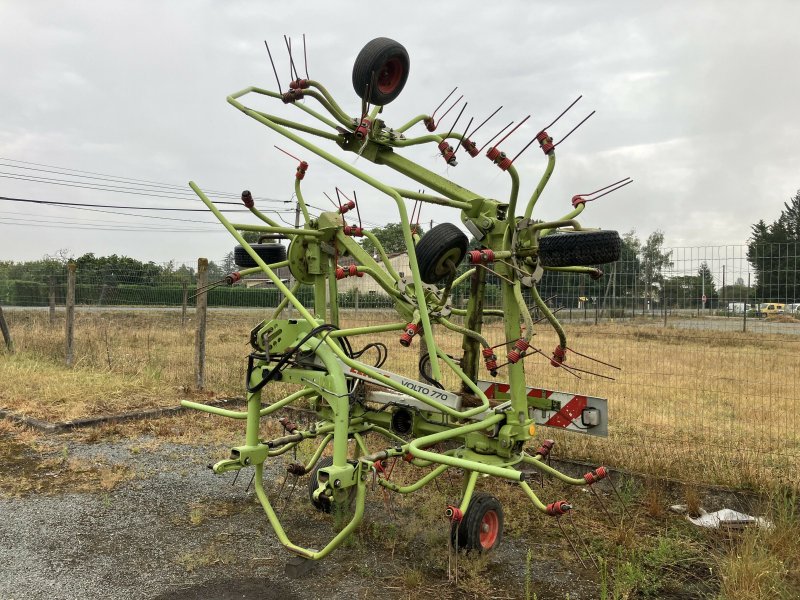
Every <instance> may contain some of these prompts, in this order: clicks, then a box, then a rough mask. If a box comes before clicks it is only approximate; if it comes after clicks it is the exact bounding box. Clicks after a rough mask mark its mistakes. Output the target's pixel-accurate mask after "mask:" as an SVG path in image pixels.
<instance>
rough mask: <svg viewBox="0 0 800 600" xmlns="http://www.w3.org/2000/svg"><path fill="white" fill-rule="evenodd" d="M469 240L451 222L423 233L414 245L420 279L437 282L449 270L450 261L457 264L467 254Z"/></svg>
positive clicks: (447, 273)
mask: <svg viewBox="0 0 800 600" xmlns="http://www.w3.org/2000/svg"><path fill="white" fill-rule="evenodd" d="M468 244H469V240H468V239H467V236H466V235H464V232H462V231H461V230H460V229H459V228H458V227H456V226H455V225H453V224H452V223H440V224H439V225H437V226H436V227H434V228H433V229H431V230H430V231H428V233H426V234H425V235H423V236H422V237H421V238H420V240H419V243H418V244H417V245H416V251H417V263H418V264H419V272H420V277H421V278H422V281H424V282H425V283H430V284H433V283H437V282H439V281H441V280H442V279H444V278H445V277H447V276H448V275H449V274H450V273H451V272H452V269H451V266H450V264H449V263H450V261H452V263H453V264H454V265H458V264H459V263H460V262H461V261H462V260H464V256H465V255H466V254H467V245H468Z"/></svg>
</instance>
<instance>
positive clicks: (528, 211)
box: [525, 151, 556, 219]
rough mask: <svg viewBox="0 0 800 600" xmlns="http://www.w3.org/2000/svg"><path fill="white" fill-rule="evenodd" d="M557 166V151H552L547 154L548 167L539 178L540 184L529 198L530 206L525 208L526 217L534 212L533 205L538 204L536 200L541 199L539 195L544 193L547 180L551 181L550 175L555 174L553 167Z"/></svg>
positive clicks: (529, 216) (528, 217)
mask: <svg viewBox="0 0 800 600" xmlns="http://www.w3.org/2000/svg"><path fill="white" fill-rule="evenodd" d="M555 166H556V153H555V151H553V152H551V153H550V154H548V155H547V167H546V168H545V170H544V175H542V178H541V179H540V180H539V185H537V186H536V189H535V190H534V191H533V195H531V199H530V200H528V206H527V207H526V208H525V218H526V219H530V218H531V213H533V207H534V206H536V201H537V200H538V199H539V196H541V195H542V192H543V191H544V186H546V185H547V182H548V181H550V176H551V175H552V174H553V169H554V168H555Z"/></svg>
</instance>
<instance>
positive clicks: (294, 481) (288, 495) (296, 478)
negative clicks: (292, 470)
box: [278, 475, 300, 520]
mask: <svg viewBox="0 0 800 600" xmlns="http://www.w3.org/2000/svg"><path fill="white" fill-rule="evenodd" d="M298 479H300V478H299V477H298V476H297V475H293V476H292V487H291V488H290V489H289V493H288V494H287V495H286V501H285V502H284V503H283V506H281V510H280V512H278V520H280V518H281V515H283V511H284V510H286V507H287V506H288V505H289V502H290V501H291V499H292V496H293V495H294V488H295V487H297V480H298ZM284 481H286V480H284Z"/></svg>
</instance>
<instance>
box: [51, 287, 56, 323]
mask: <svg viewBox="0 0 800 600" xmlns="http://www.w3.org/2000/svg"><path fill="white" fill-rule="evenodd" d="M55 322H56V278H55V277H53V276H52V275H51V276H50V325H52V324H53V323H55Z"/></svg>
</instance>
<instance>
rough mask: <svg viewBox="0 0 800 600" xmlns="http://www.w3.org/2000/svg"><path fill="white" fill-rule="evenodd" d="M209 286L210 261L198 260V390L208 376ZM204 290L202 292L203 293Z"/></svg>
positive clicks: (196, 356)
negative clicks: (207, 315)
mask: <svg viewBox="0 0 800 600" xmlns="http://www.w3.org/2000/svg"><path fill="white" fill-rule="evenodd" d="M207 284H208V259H207V258H198V259H197V292H198V293H197V296H196V297H195V302H196V304H195V306H196V308H195V316H196V319H195V320H196V327H197V329H196V330H195V337H194V381H195V387H196V388H197V389H198V390H202V389H203V383H204V380H205V374H206V313H207V309H208V296H207V294H206V291H205V287H206V285H207ZM201 290H202V291H201Z"/></svg>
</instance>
